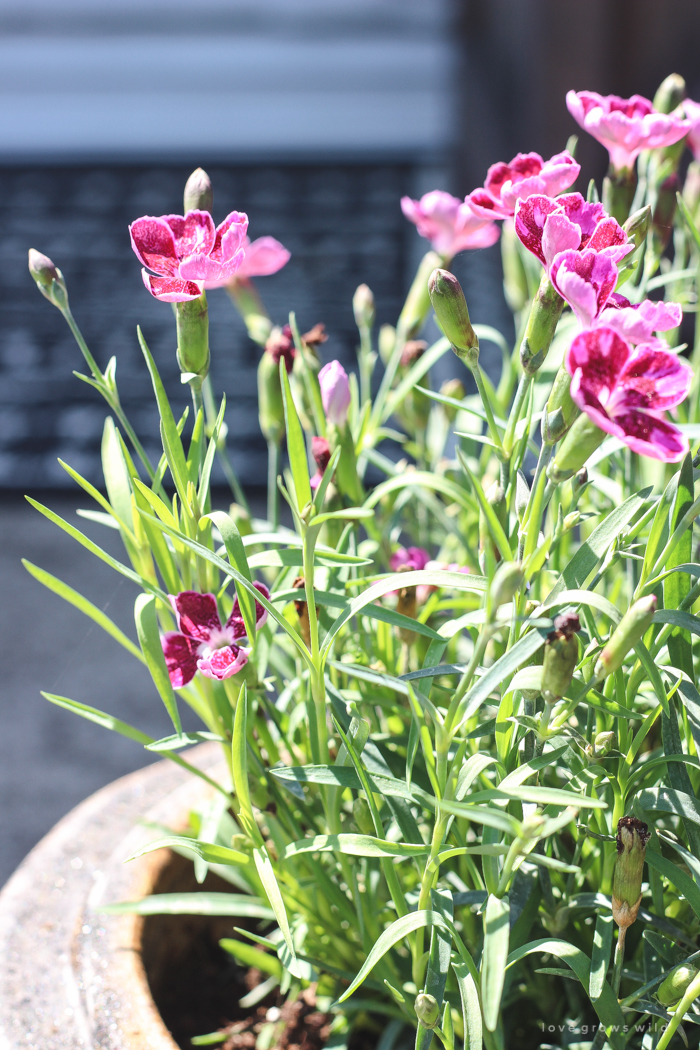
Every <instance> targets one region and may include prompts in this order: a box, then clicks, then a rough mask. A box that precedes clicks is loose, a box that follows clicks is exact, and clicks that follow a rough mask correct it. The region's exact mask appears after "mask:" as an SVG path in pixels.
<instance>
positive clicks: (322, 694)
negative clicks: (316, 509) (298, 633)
mask: <svg viewBox="0 0 700 1050" xmlns="http://www.w3.org/2000/svg"><path fill="white" fill-rule="evenodd" d="M317 534H318V529H310V528H305V529H304V547H303V561H304V591H305V593H306V609H307V615H308V617H309V638H310V641H311V661H312V665H313V666H312V669H311V696H312V698H313V702H314V709H315V711H316V740H317V750H318V756H319V758H318V761H319V762H321V763H327V762H328V730H327V728H326V683H325V679H324V675H323V661H322V660H321V653H320V646H319V637H318V617H317V615H316V601H315V599H314V547H315V543H316V536H317Z"/></svg>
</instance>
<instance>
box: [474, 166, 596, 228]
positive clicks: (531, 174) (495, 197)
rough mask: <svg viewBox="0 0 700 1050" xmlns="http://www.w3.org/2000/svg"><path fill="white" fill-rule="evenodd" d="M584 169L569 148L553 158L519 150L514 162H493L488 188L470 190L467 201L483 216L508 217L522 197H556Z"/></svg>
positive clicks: (488, 178) (571, 183)
mask: <svg viewBox="0 0 700 1050" xmlns="http://www.w3.org/2000/svg"><path fill="white" fill-rule="evenodd" d="M580 170H581V165H580V164H577V163H576V161H575V160H574V158H573V157H572V156H571V154H570V153H569V151H568V150H564V152H563V153H557V154H555V156H553V157H550V158H549V160H542V157H541V156H540V155H539V153H518V155H517V157H513V159H512V161H511V162H510V164H506V163H504V162H503V161H500V162H499V163H498V164H492V165H491V167H490V168H489V170H488V173H487V175H486V182H485V183H484V188H483V189H478V190H474V191H473V192H472V193H470V194H469V196H468V197H467V203H468V204H470V205H471V207H472V209H473V210H474V211H475V212H476V214H477V215H480V216H482V218H485V219H489V218H491V219H494V218H497V219H507V218H508V217H509V216H511V215H513V214H514V213H515V206H516V204H517V203H518V201H520V200H527V198H528V197H531V196H532V195H533V193H538V194H540V195H544V196H545V197H556V196H557V194H558V193H563V191H564V190H568V188H569V186H572V185H573V184H574V182H576V179H577V178H578V175H579V172H580Z"/></svg>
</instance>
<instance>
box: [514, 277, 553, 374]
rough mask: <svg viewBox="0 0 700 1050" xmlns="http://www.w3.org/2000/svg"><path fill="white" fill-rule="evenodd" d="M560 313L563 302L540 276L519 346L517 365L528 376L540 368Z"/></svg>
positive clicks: (547, 281)
mask: <svg viewBox="0 0 700 1050" xmlns="http://www.w3.org/2000/svg"><path fill="white" fill-rule="evenodd" d="M563 309H564V300H563V299H562V297H561V296H560V295H559V292H558V291H557V290H556V288H555V287H554V285H553V284H552V282H551V281H550V280H549V278H548V277H547V274H546V273H543V274H542V278H541V280H540V285H539V288H538V289H537V294H536V296H535V298H534V300H533V303H532V306H531V307H530V316H529V317H528V320H527V328H526V329H525V335H524V336H523V341H522V343H521V345H520V364H521V365H522V366H523V371H524V372H527V374H528V375H531V376H532V375H535V373H536V372H537V371H539V369H540V368H541V367H542V365H543V363H544V360H545V358H546V356H547V354H548V353H549V348H550V346H551V345H552V340H553V339H554V333H555V331H556V328H557V324H558V323H559V318H560V317H561V313H562V310H563Z"/></svg>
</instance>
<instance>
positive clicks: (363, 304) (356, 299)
mask: <svg viewBox="0 0 700 1050" xmlns="http://www.w3.org/2000/svg"><path fill="white" fill-rule="evenodd" d="M352 309H353V313H354V314H355V324H356V325H357V327H358V328H371V327H372V326H373V324H374V316H375V309H374V296H373V295H372V290H371V289H370V288H368V287H367V285H366V284H360V285H358V287H357V288H356V290H355V294H354V295H353V297H352Z"/></svg>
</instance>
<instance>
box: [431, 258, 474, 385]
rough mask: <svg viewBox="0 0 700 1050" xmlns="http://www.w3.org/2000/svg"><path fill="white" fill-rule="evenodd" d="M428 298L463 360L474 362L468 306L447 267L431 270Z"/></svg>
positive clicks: (455, 350) (439, 322) (443, 328)
mask: <svg viewBox="0 0 700 1050" xmlns="http://www.w3.org/2000/svg"><path fill="white" fill-rule="evenodd" d="M428 290H429V292H430V301H431V303H432V304H433V310H434V311H435V316H436V317H437V321H438V324H439V325H440V327H441V328H442V330H443V332H444V333H445V335H446V336H447V338H448V339H449V341H450V343H451V344H452V349H453V350H454V352H455V353H456V354H457V357H459V358H460V359H461V360H462V361H464V363H465V364H466V365H467V366H469V365H475V364H477V362H478V360H479V340H478V339H477V337H476V332H475V331H474V329H473V328H472V324H471V321H470V320H469V309H468V307H467V301H466V299H465V298H464V292H463V291H462V286H461V284H460V283H459V281H458V280H457V278H456V277H455V276H454V274H451V273H450V272H449V271H448V270H439V269H438V270H433V272H432V273H431V275H430V280H429V281H428Z"/></svg>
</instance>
